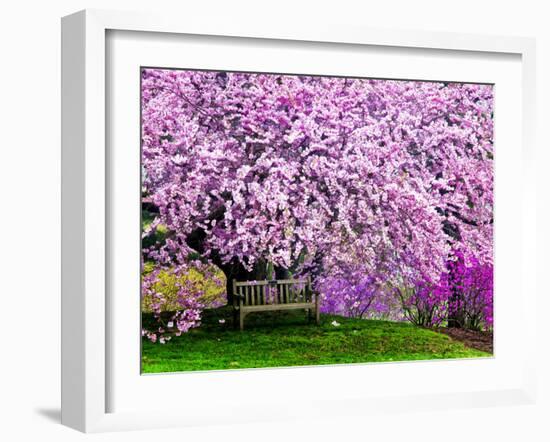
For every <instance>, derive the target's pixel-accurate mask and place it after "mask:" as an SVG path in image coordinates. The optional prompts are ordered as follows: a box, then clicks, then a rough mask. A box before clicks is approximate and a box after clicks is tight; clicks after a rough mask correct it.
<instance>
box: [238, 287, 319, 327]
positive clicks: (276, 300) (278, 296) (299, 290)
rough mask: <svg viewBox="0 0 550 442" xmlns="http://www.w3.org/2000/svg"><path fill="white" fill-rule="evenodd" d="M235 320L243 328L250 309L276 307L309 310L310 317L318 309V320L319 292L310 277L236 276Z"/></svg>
mask: <svg viewBox="0 0 550 442" xmlns="http://www.w3.org/2000/svg"><path fill="white" fill-rule="evenodd" d="M233 308H234V310H233V311H234V315H233V318H234V324H235V325H236V324H237V320H238V322H239V328H240V329H241V330H243V329H244V318H245V316H246V315H247V314H248V313H253V312H269V311H275V310H298V309H303V310H307V312H308V318H311V316H312V311H314V312H315V321H316V323H317V324H319V295H318V294H316V293H314V292H313V290H312V288H311V280H310V279H309V278H308V279H277V280H271V281H236V280H235V279H234V280H233Z"/></svg>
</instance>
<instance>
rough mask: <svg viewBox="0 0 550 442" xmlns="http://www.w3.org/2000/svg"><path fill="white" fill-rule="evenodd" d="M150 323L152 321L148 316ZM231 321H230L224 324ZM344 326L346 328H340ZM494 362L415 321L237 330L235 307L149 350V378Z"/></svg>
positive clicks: (266, 317) (145, 348) (145, 350)
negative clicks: (321, 367)
mask: <svg viewBox="0 0 550 442" xmlns="http://www.w3.org/2000/svg"><path fill="white" fill-rule="evenodd" d="M220 320H221V321H222V323H220ZM144 321H145V322H147V317H146V316H145V317H144ZM224 321H225V322H224ZM333 321H337V322H338V323H339V324H340V325H339V326H334V325H332V322H333ZM487 356H491V355H490V354H489V353H485V352H482V351H479V350H475V349H470V348H467V347H465V346H464V345H463V344H462V343H460V342H457V341H453V340H452V339H451V338H449V337H448V336H446V335H444V334H441V333H437V332H435V331H432V330H427V329H423V328H419V327H415V326H413V325H411V324H408V323H398V322H388V321H379V320H360V319H350V318H343V317H340V316H330V315H322V316H321V325H319V326H317V325H315V324H314V323H313V322H312V323H308V322H307V321H306V315H305V313H304V312H303V311H293V312H284V313H283V312H273V313H256V314H250V315H248V316H247V317H246V320H245V330H244V331H243V332H240V331H238V330H234V329H233V325H232V315H231V310H230V309H228V308H227V307H223V308H219V309H213V310H207V311H205V312H204V319H203V325H202V326H201V327H200V328H197V329H193V330H191V331H189V332H188V333H185V334H183V335H182V336H180V337H174V338H172V340H171V341H169V342H168V343H167V344H164V345H160V344H152V343H151V342H149V341H147V340H146V339H144V340H143V345H142V371H143V373H163V372H174V371H194V370H225V369H241V368H260V367H289V366H299V365H320V364H340V363H357V362H386V361H406V360H426V359H450V358H472V357H487Z"/></svg>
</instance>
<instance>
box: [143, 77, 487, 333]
mask: <svg viewBox="0 0 550 442" xmlns="http://www.w3.org/2000/svg"><path fill="white" fill-rule="evenodd" d="M141 104H142V148H143V154H142V164H143V189H144V194H145V195H147V200H148V204H151V205H152V206H154V207H155V212H154V213H155V220H154V221H153V222H152V224H151V226H152V227H151V228H150V229H148V230H147V231H146V232H144V239H148V237H149V235H152V234H154V232H155V230H156V228H157V227H158V226H162V228H163V229H164V230H163V231H165V234H164V240H163V241H160V242H153V245H152V246H151V247H149V249H148V250H146V251H144V259H145V260H153V261H154V262H156V263H157V264H158V265H159V266H163V267H168V268H171V267H173V268H179V266H185V265H186V263H187V261H188V259H189V256H190V255H193V254H196V255H198V256H199V257H200V259H201V260H202V261H204V262H207V263H210V264H215V265H216V266H217V267H218V268H220V269H221V270H222V271H223V272H224V273H225V275H226V283H227V284H228V290H227V293H228V298H229V300H231V299H230V298H231V291H230V284H231V279H233V278H236V279H239V280H254V279H265V278H266V270H265V269H266V264H267V263H271V264H272V265H273V266H274V267H275V273H276V274H277V275H282V274H284V272H285V271H292V273H293V274H295V275H296V274H300V275H309V276H311V277H312V278H313V280H314V282H315V283H316V284H320V285H321V286H323V287H324V289H323V290H324V293H325V295H326V296H325V306H326V307H323V308H326V309H332V310H333V311H337V310H338V311H342V312H344V311H345V312H347V313H346V314H348V315H361V314H363V315H364V314H371V313H372V314H374V313H376V309H378V310H380V312H382V309H383V308H382V304H384V302H382V301H381V299H382V298H384V297H385V296H387V294H388V293H394V292H393V291H388V290H386V289H387V288H389V287H394V288H395V287H402V286H404V287H416V286H417V285H418V283H417V281H439V279H440V276H441V274H442V273H444V272H445V271H446V262H447V259H448V256H449V253H450V251H451V250H452V249H454V248H455V247H456V246H457V245H461V247H462V250H464V254H465V256H466V259H468V260H469V259H470V258H475V259H476V260H477V261H478V262H479V263H480V265H481V264H483V265H485V264H487V265H492V222H493V218H492V216H493V215H492V207H493V118H492V110H493V88H492V86H490V85H474V84H457V83H443V82H418V81H391V80H369V79H358V78H332V77H315V76H303V75H295V76H290V75H278V74H251V73H227V72H202V71H178V70H164V69H143V70H142V89H141ZM347 269H352V270H353V271H352V274H351V273H349V272H348V270H347ZM151 284H153V282H151ZM153 285H154V284H153ZM374 287H378V290H374V289H373V288H374ZM382 287H383V288H384V290H381V289H380V288H382ZM428 291H430V292H431V291H432V290H427V289H426V288H425V287H423V286H422V287H420V288H418V290H417V292H418V295H415V296H416V297H417V298H419V299H422V300H427V299H428V298H429V296H428V294H427V292H428ZM191 292H192V290H190V291H188V292H186V293H191ZM337 293H341V295H337ZM421 293H422V294H421ZM186 296H187V295H186ZM188 296H189V297H190V298H191V299H190V300H188V301H185V302H188V303H189V307H185V310H189V311H190V312H193V311H198V310H200V308H197V307H196V306H195V307H193V305H194V301H193V299H194V298H193V295H188ZM440 296H442V295H440V294H437V296H436V298H437V297H440ZM344 297H345V299H344ZM407 299H410V296H407ZM408 302H412V301H408ZM426 302H428V304H427V305H428V306H429V305H431V303H433V304H434V305H436V304H437V302H436V301H435V300H434V301H433V302H432V301H426ZM386 304H387V303H386ZM417 304H418V305H420V301H419V302H417ZM376 305H378V307H376V308H375V306H376ZM411 305H412V304H411ZM411 308H412V307H411ZM426 308H428V307H426ZM429 308H431V307H429ZM434 309H435V310H434V311H435V312H434V313H432V314H431V315H430V318H432V319H430V321H436V322H437V321H438V320H439V319H438V318H439V316H441V315H442V314H443V313H439V311H438V310H439V306H438V307H437V308H435V307H434ZM387 310H389V308H387ZM436 310H437V311H436ZM457 310H458V307H457ZM327 311H328V310H327ZM365 312H367V313H365ZM368 312H371V313H368ZM190 315H191V313H190ZM191 316H193V315H191ZM191 316H190V317H191ZM422 321H424V319H422ZM189 323H191V324H198V321H196V320H193V319H190V320H189ZM174 324H175V323H174ZM193 326H194V325H193ZM159 328H160V329H162V330H166V327H165V325H163V326H162V327H159ZM178 330H179V329H178ZM182 330H183V331H184V330H185V327H182Z"/></svg>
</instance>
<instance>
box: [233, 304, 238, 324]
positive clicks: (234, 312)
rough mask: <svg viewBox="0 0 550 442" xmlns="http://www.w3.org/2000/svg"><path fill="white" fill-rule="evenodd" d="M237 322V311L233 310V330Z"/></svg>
mask: <svg viewBox="0 0 550 442" xmlns="http://www.w3.org/2000/svg"><path fill="white" fill-rule="evenodd" d="M238 320H239V315H238V311H237V309H236V308H233V328H235V329H236V328H237V322H238Z"/></svg>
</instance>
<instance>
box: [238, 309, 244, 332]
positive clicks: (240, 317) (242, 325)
mask: <svg viewBox="0 0 550 442" xmlns="http://www.w3.org/2000/svg"><path fill="white" fill-rule="evenodd" d="M239 329H240V330H241V331H243V330H244V313H243V311H242V309H241V310H239Z"/></svg>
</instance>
